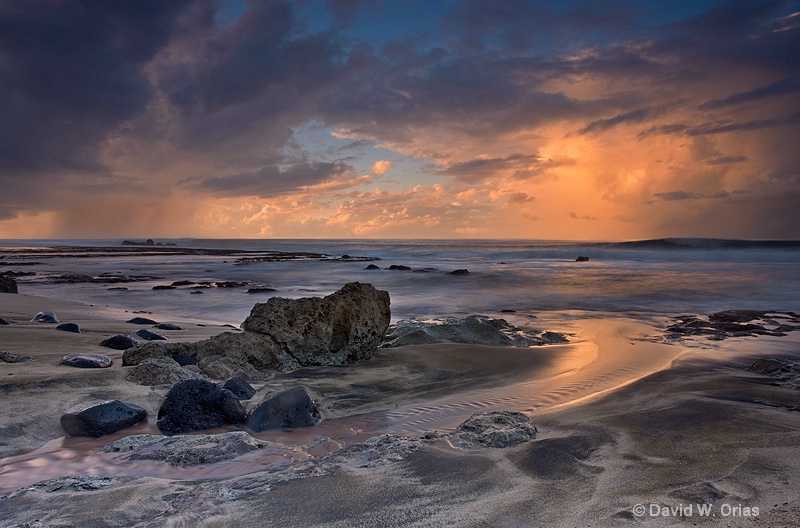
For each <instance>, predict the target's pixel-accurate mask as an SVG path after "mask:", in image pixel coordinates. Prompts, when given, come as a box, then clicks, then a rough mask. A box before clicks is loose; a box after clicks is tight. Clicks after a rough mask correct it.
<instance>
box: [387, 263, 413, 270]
mask: <svg viewBox="0 0 800 528" xmlns="http://www.w3.org/2000/svg"><path fill="white" fill-rule="evenodd" d="M389 269H390V270H392V271H411V266H403V265H400V264H392V265H391V266H389Z"/></svg>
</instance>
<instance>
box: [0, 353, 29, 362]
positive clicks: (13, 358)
mask: <svg viewBox="0 0 800 528" xmlns="http://www.w3.org/2000/svg"><path fill="white" fill-rule="evenodd" d="M0 361H2V362H3V363H25V362H26V361H33V358H32V357H30V356H25V355H23V354H13V353H11V352H5V351H3V350H0Z"/></svg>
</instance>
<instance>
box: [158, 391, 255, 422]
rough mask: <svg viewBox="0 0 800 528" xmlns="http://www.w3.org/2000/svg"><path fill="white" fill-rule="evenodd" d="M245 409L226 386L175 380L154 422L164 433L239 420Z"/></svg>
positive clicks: (241, 419) (240, 420)
mask: <svg viewBox="0 0 800 528" xmlns="http://www.w3.org/2000/svg"><path fill="white" fill-rule="evenodd" d="M244 417H245V409H244V407H243V406H242V404H241V402H240V401H239V399H238V398H236V396H234V395H233V393H232V392H231V391H229V390H225V389H221V388H220V387H218V386H217V385H216V384H215V383H213V382H211V381H208V380H200V379H192V380H185V381H181V382H178V383H176V384H175V385H173V386H172V388H171V389H170V390H169V392H168V393H167V396H166V398H165V399H164V403H162V404H161V408H160V409H159V410H158V422H156V425H157V426H158V428H159V429H160V430H161V432H162V433H164V434H167V435H173V434H180V433H189V432H191V431H201V430H203V429H211V428H213V427H222V426H223V425H227V424H237V423H241V422H242V421H243V420H244Z"/></svg>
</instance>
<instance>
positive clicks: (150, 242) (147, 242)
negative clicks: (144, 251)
mask: <svg viewBox="0 0 800 528" xmlns="http://www.w3.org/2000/svg"><path fill="white" fill-rule="evenodd" d="M122 245H123V246H171V247H175V246H177V245H178V244H176V243H175V242H166V243H164V242H155V241H154V240H153V239H152V238H148V239H147V240H145V241H144V242H137V241H135V240H123V241H122Z"/></svg>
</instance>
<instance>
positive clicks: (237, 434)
mask: <svg viewBox="0 0 800 528" xmlns="http://www.w3.org/2000/svg"><path fill="white" fill-rule="evenodd" d="M269 445H272V443H271V442H267V441H265V440H258V439H256V438H253V437H252V436H250V435H249V434H247V433H246V432H244V431H231V432H228V433H221V434H199V435H177V436H169V437H164V436H161V435H153V434H141V435H134V436H128V437H125V438H122V439H120V440H117V441H116V442H111V443H110V444H108V445H106V446H105V447H103V451H104V452H106V453H126V455H125V456H124V458H126V459H127V460H161V461H163V462H167V463H169V464H171V465H173V466H196V465H199V464H213V463H215V462H222V461H224V460H231V459H234V458H236V457H238V456H241V455H244V454H245V453H249V452H251V451H257V450H258V449H262V448H264V447H266V446H269ZM286 449H288V450H291V448H286ZM298 451H299V450H298Z"/></svg>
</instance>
